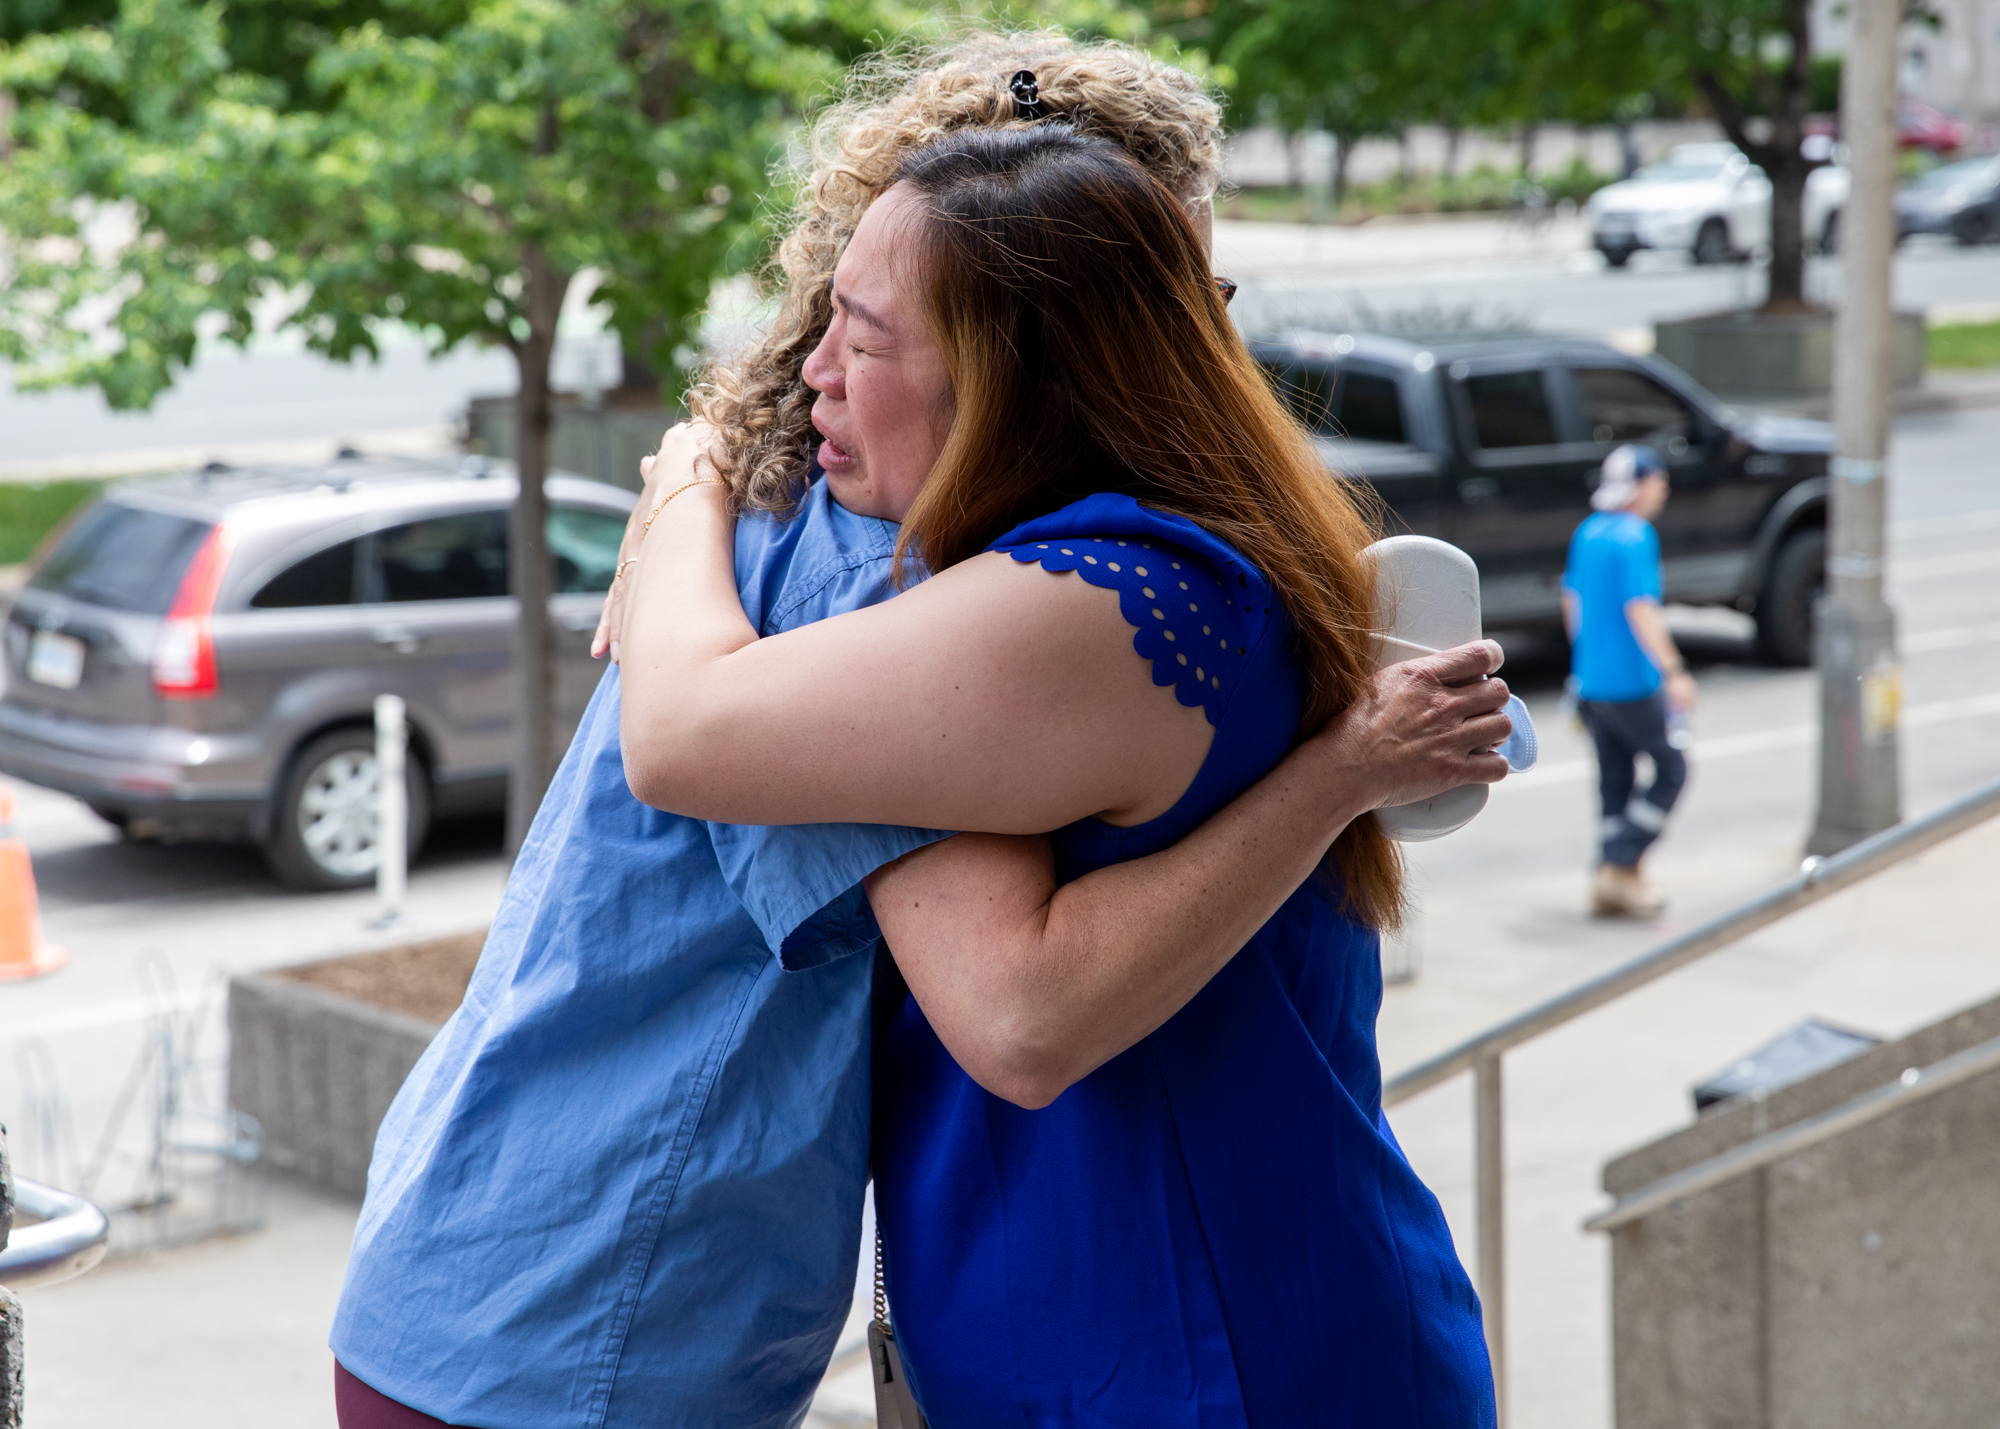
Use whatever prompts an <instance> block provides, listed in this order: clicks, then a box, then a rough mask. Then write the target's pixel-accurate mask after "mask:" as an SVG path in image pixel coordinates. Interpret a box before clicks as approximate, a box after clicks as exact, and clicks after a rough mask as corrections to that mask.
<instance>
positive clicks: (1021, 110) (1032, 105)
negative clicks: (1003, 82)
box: [1007, 69, 1045, 119]
mask: <svg viewBox="0 0 2000 1429" xmlns="http://www.w3.org/2000/svg"><path fill="white" fill-rule="evenodd" d="M1007 88H1008V89H1009V90H1010V91H1011V92H1012V93H1013V96H1014V117H1015V118H1016V119H1040V118H1041V117H1042V115H1043V113H1044V112H1045V111H1044V110H1043V108H1042V97H1041V96H1042V87H1041V85H1040V84H1038V83H1037V82H1036V80H1035V72H1034V71H1033V70H1031V69H1024V70H1017V71H1015V74H1014V77H1013V78H1012V79H1010V80H1008V81H1007Z"/></svg>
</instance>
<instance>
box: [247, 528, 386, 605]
mask: <svg viewBox="0 0 2000 1429" xmlns="http://www.w3.org/2000/svg"><path fill="white" fill-rule="evenodd" d="M360 544H361V543H360V542H359V541H342V542H341V543H340V544H339V545H338V546H329V547H327V548H326V549H325V550H324V551H320V552H318V553H317V554H315V555H311V556H307V557H306V558H305V559H304V560H303V561H300V562H299V563H298V564H297V565H294V566H291V567H289V568H288V569H286V570H284V571H282V572H280V573H279V574H277V575H275V576H273V577H272V578H271V579H270V580H268V581H266V582H265V583H264V588H263V589H262V590H260V591H258V592H257V594H256V595H254V596H252V597H251V598H250V604H251V606H252V607H254V608H255V609H257V610H298V609H301V608H303V607H306V606H315V605H352V604H353V603H354V555H355V549H356V548H357V547H358V546H359V545H360Z"/></svg>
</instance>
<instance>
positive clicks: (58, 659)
mask: <svg viewBox="0 0 2000 1429" xmlns="http://www.w3.org/2000/svg"><path fill="white" fill-rule="evenodd" d="M28 678H29V679H31V680H33V681H34V682H35V683H36V684H38V685H53V686H54V687H55V688H56V689H58V690H73V689H75V688H76V687H77V686H78V685H80V684H82V683H83V642H82V641H81V640H79V639H77V638H76V637H75V636H74V635H63V634H61V633H59V632H57V631H54V630H37V631H36V632H35V638H34V640H33V641H32V642H31V643H30V644H29V646H28Z"/></svg>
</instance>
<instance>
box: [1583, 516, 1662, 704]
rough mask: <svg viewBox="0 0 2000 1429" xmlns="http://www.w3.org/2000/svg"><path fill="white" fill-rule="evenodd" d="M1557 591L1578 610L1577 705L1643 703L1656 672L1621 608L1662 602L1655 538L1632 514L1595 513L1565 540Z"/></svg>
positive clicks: (1657, 540)
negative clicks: (1568, 595)
mask: <svg viewBox="0 0 2000 1429" xmlns="http://www.w3.org/2000/svg"><path fill="white" fill-rule="evenodd" d="M1563 589H1564V590H1566V591H1568V592H1570V593H1571V594H1572V595H1574V596H1575V597H1576V601H1577V604H1578V606H1579V607H1580V609H1579V610H1578V619H1577V626H1576V636H1575V638H1574V639H1573V640H1572V641H1571V642H1570V670H1571V672H1572V673H1573V674H1574V675H1575V676H1576V683H1577V698H1579V699H1585V700H1600V701H1603V702H1605V703H1607V704H1612V703H1623V702H1625V701H1628V700H1643V699H1645V698H1647V697H1648V696H1649V695H1651V694H1652V693H1653V692H1654V691H1655V690H1657V689H1659V688H1660V672H1659V669H1658V668H1657V667H1656V666H1655V665H1654V664H1653V662H1652V661H1651V660H1650V659H1649V658H1647V655H1646V652H1645V650H1644V649H1642V648H1641V647H1640V645H1639V640H1638V637H1637V636H1635V635H1634V634H1633V633H1632V622H1631V621H1630V620H1629V619H1628V618H1627V617H1626V614H1625V603H1626V602H1627V601H1632V600H1642V599H1647V598H1650V599H1652V600H1656V601H1657V600H1659V599H1660V537H1659V534H1658V533H1657V532H1656V531H1654V530H1653V527H1652V523H1651V522H1649V521H1647V520H1645V519H1644V518H1643V517H1640V516H1636V515H1634V514H1633V513H1632V512H1630V511H1599V512H1596V513H1595V514H1593V515H1591V516H1590V517H1588V518H1586V519H1585V521H1584V523H1583V524H1582V525H1581V526H1579V527H1577V528H1576V534H1575V535H1574V536H1572V537H1570V542H1569V565H1568V567H1567V569H1565V570H1564V571H1563Z"/></svg>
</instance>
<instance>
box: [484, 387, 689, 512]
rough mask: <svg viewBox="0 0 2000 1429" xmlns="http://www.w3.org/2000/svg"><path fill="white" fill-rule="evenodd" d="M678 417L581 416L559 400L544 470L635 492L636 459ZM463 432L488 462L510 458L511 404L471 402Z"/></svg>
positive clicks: (656, 445) (641, 413) (651, 412)
mask: <svg viewBox="0 0 2000 1429" xmlns="http://www.w3.org/2000/svg"><path fill="white" fill-rule="evenodd" d="M683 416H684V414H683V413H681V412H677V411H673V410H672V409H670V408H666V407H652V408H640V409H627V408H610V409H599V410H596V411H589V410H586V409H585V408H584V407H583V406H582V405H581V404H580V403H578V402H576V401H575V400H573V399H571V398H569V397H568V395H567V394H561V395H558V396H557V398H556V406H555V420H554V422H553V424H552V425H551V427H550V430H549V467H550V469H551V470H559V471H566V472H572V473H574V474H576V475H578V476H588V477H592V478H594V479H595V480H598V481H604V482H609V483H610V484H611V485H613V486H623V487H625V488H627V489H628V490H632V491H637V490H639V489H640V486H641V485H642V483H641V482H640V480H639V459H640V458H641V457H648V456H651V455H652V454H653V453H654V452H656V451H658V450H659V449H660V438H661V437H663V436H665V435H666V431H667V428H669V427H671V426H672V425H673V424H674V423H676V422H678V421H680V420H681V419H682V417H683ZM466 427H467V432H468V435H469V436H470V437H471V439H472V442H473V444H474V447H475V449H476V450H478V451H482V452H484V453H485V454H486V455H487V456H493V457H502V458H505V459H506V460H508V461H512V460H513V458H514V438H515V430H514V399H513V398H512V397H475V398H473V399H472V403H471V407H470V410H469V412H468V413H467V420H466Z"/></svg>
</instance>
